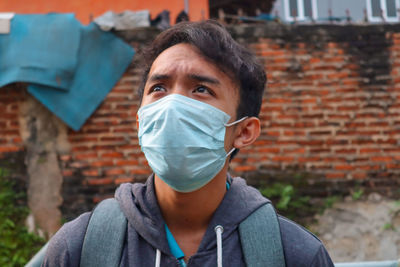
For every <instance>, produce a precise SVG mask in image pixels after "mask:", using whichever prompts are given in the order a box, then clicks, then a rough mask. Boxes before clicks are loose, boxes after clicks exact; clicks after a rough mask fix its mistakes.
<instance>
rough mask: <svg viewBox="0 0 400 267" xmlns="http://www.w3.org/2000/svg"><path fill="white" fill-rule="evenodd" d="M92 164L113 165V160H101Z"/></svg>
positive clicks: (98, 165)
mask: <svg viewBox="0 0 400 267" xmlns="http://www.w3.org/2000/svg"><path fill="white" fill-rule="evenodd" d="M90 165H91V166H92V167H106V166H113V165H114V164H113V162H112V161H110V160H99V161H94V162H91V163H90Z"/></svg>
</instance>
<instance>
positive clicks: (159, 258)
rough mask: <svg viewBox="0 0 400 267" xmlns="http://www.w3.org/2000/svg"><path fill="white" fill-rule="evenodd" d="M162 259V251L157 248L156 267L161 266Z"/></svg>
mask: <svg viewBox="0 0 400 267" xmlns="http://www.w3.org/2000/svg"><path fill="white" fill-rule="evenodd" d="M160 261H161V251H160V250H159V249H157V251H156V265H155V267H160Z"/></svg>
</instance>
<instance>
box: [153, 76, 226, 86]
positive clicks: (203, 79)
mask: <svg viewBox="0 0 400 267" xmlns="http://www.w3.org/2000/svg"><path fill="white" fill-rule="evenodd" d="M188 77H189V78H190V79H192V80H196V81H198V82H206V83H210V84H220V81H219V80H218V79H216V78H213V77H210V76H205V75H199V74H189V75H188ZM170 78H171V75H168V74H157V73H156V74H153V75H151V77H150V78H149V81H150V82H157V81H162V80H168V79H170Z"/></svg>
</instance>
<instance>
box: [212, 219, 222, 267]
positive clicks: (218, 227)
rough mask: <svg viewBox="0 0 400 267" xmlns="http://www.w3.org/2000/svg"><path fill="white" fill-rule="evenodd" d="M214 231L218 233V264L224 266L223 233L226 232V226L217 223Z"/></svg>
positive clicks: (220, 266) (219, 266)
mask: <svg viewBox="0 0 400 267" xmlns="http://www.w3.org/2000/svg"><path fill="white" fill-rule="evenodd" d="M214 231H215V234H216V235H217V266H218V267H222V233H223V232H224V227H222V226H221V225H217V226H215V228H214Z"/></svg>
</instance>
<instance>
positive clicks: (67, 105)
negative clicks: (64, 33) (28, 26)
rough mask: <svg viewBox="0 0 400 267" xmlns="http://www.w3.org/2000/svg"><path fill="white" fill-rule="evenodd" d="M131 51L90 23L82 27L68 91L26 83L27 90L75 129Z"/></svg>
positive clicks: (116, 76)
mask: <svg viewBox="0 0 400 267" xmlns="http://www.w3.org/2000/svg"><path fill="white" fill-rule="evenodd" d="M133 55H134V50H133V48H132V47H130V46H129V45H128V44H126V43H125V42H123V41H122V40H120V39H119V38H117V37H116V36H115V35H114V34H112V33H110V32H104V31H102V30H100V28H99V27H98V26H97V25H96V24H94V23H92V24H90V25H89V26H86V27H83V29H82V38H81V45H80V47H79V53H78V65H77V68H76V72H75V76H74V79H73V82H72V85H71V87H70V88H69V91H68V92H62V91H58V90H53V89H52V88H49V87H45V86H39V85H30V86H29V87H28V92H29V93H31V94H32V95H33V96H35V97H36V98H37V99H38V100H39V101H40V102H41V103H42V104H43V105H45V106H46V107H47V108H48V109H49V110H50V111H52V112H53V113H54V114H55V115H57V116H58V117H59V118H61V119H62V120H63V121H64V122H65V123H67V124H68V125H69V126H70V127H71V128H72V129H74V130H79V128H80V127H81V126H82V125H83V123H84V122H85V121H86V120H87V118H89V116H90V115H91V114H92V113H93V112H94V111H95V109H96V108H97V107H98V106H99V105H100V103H101V102H102V101H103V100H104V98H105V97H106V95H107V94H108V92H109V91H110V90H111V89H112V88H113V86H114V85H115V84H116V82H117V81H118V80H119V79H120V77H121V76H122V74H123V73H124V72H125V70H126V68H127V67H128V66H129V64H130V63H131V61H132V57H133Z"/></svg>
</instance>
